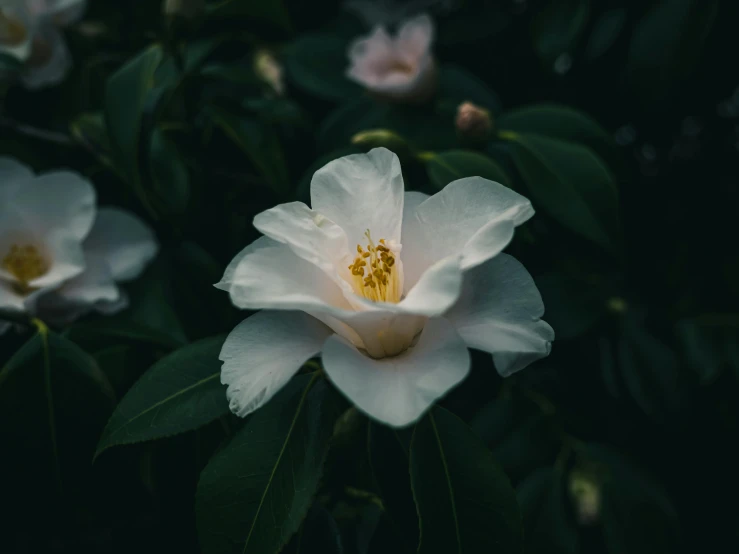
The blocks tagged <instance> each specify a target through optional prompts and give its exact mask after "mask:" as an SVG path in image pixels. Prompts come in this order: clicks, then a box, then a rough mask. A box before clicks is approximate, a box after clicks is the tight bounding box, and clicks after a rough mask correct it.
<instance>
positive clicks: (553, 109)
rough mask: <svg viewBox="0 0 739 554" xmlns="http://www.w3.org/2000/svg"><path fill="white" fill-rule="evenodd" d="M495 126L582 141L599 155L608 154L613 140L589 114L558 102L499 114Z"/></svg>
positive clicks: (611, 150) (507, 129)
mask: <svg viewBox="0 0 739 554" xmlns="http://www.w3.org/2000/svg"><path fill="white" fill-rule="evenodd" d="M497 126H498V128H499V129H501V130H502V131H514V132H516V133H534V134H538V135H544V136H546V137H550V138H554V139H559V140H565V141H568V142H577V143H582V144H584V145H586V146H589V147H591V148H592V149H593V150H595V152H596V153H598V154H599V155H601V156H606V155H607V154H611V153H612V152H613V150H614V149H615V146H616V145H615V143H614V141H613V139H612V138H611V135H610V134H609V133H608V132H607V131H606V130H605V129H604V128H603V127H601V125H600V124H599V123H598V122H597V121H595V120H594V119H593V118H591V117H590V116H589V115H587V114H585V113H583V112H581V111H578V110H575V109H573V108H570V107H569V106H562V105H560V104H534V105H532V106H525V107H523V108H518V109H515V110H511V111H508V112H505V113H503V114H501V116H500V117H499V118H498V120H497Z"/></svg>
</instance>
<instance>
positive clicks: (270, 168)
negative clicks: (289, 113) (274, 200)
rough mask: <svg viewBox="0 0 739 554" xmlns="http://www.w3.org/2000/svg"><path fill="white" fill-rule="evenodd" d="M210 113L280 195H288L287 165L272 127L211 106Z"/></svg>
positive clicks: (214, 120)
mask: <svg viewBox="0 0 739 554" xmlns="http://www.w3.org/2000/svg"><path fill="white" fill-rule="evenodd" d="M209 111H210V115H211V118H212V119H213V122H214V123H215V124H216V125H218V127H220V129H221V130H222V131H223V132H224V134H225V135H226V136H227V137H228V138H229V139H230V140H231V141H233V143H234V144H235V145H236V146H238V147H239V148H240V149H241V151H242V152H244V154H246V155H247V157H248V158H249V161H250V162H251V163H252V164H253V165H254V166H255V167H256V168H257V170H258V171H259V173H260V174H261V176H262V177H264V179H266V180H267V182H268V183H269V184H270V186H271V187H272V189H273V190H275V191H276V192H277V193H279V194H283V195H286V194H288V192H289V178H288V174H287V164H286V163H285V159H284V154H283V153H282V146H281V145H280V143H279V140H278V139H277V135H276V134H275V133H274V131H273V130H272V128H271V127H269V126H267V125H264V124H263V123H261V122H259V121H256V120H254V119H249V118H246V117H240V116H237V115H234V114H231V113H229V112H227V111H226V110H223V109H221V108H217V107H215V106H211V107H210V108H209Z"/></svg>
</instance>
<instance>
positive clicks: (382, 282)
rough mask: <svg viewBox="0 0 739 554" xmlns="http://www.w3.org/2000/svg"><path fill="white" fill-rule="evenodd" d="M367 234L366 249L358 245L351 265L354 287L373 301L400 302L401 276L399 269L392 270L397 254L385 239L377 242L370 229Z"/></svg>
mask: <svg viewBox="0 0 739 554" xmlns="http://www.w3.org/2000/svg"><path fill="white" fill-rule="evenodd" d="M365 236H366V237H367V242H368V244H367V246H366V249H365V248H362V246H361V245H357V253H358V256H357V257H356V258H355V259H354V263H353V264H352V265H350V266H349V269H350V270H351V274H352V276H353V277H354V289H355V290H356V291H357V293H358V294H360V295H362V296H364V297H365V298H367V299H368V300H372V301H373V302H392V303H397V302H400V296H401V294H402V291H401V283H400V277H399V275H398V272H397V271H392V267H393V266H394V265H395V254H394V253H393V251H392V250H390V248H389V247H388V245H387V242H386V241H385V239H380V241H379V244H375V242H374V241H373V240H372V236H371V235H370V232H369V230H367V232H366V233H365ZM368 262H369V263H368ZM365 268H366V269H365Z"/></svg>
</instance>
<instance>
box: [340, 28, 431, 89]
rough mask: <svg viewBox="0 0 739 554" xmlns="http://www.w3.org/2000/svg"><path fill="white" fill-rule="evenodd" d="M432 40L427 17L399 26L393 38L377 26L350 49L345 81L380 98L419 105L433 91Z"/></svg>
mask: <svg viewBox="0 0 739 554" xmlns="http://www.w3.org/2000/svg"><path fill="white" fill-rule="evenodd" d="M433 38H434V26H433V22H432V21H431V18H430V17H429V16H427V15H420V16H418V17H416V18H414V19H410V20H408V21H406V22H405V23H403V24H402V25H401V26H400V29H399V30H398V34H397V36H396V37H395V38H393V37H391V36H390V35H389V34H388V32H387V31H386V30H385V27H383V26H382V25H378V26H376V27H375V28H374V29H373V30H372V32H371V34H370V35H369V36H367V37H363V38H360V39H358V40H356V41H354V42H353V43H352V44H351V45H350V47H349V60H350V61H351V65H350V67H349V69H348V70H347V77H349V78H350V79H352V80H354V81H356V82H357V83H359V84H360V85H362V86H364V87H365V88H366V89H367V90H369V91H370V92H372V93H374V94H375V95H377V96H379V97H382V98H387V99H391V100H398V101H409V102H412V101H416V102H420V101H423V100H425V99H427V98H428V97H429V96H430V95H431V94H433V92H434V90H435V88H436V65H435V63H434V58H433V56H432V54H431V43H432V42H433Z"/></svg>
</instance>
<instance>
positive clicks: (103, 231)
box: [83, 208, 159, 281]
mask: <svg viewBox="0 0 739 554" xmlns="http://www.w3.org/2000/svg"><path fill="white" fill-rule="evenodd" d="M83 248H84V250H85V252H86V253H87V254H88V256H96V257H99V258H102V259H103V260H105V261H106V262H107V264H108V266H109V268H110V274H111V276H112V277H113V279H114V280H116V281H130V280H132V279H136V278H137V277H138V276H139V275H141V273H142V272H143V271H144V268H145V267H146V266H147V265H148V263H149V262H150V261H151V260H152V259H153V258H154V257H155V256H156V254H157V251H158V249H159V247H158V245H157V242H156V239H155V237H154V233H153V232H152V230H151V229H150V228H149V227H148V226H147V225H146V224H145V223H144V222H143V221H141V219H139V218H138V217H137V216H135V215H134V214H132V213H130V212H127V211H125V210H120V209H118V208H100V210H98V213H97V217H96V218H95V224H94V225H93V227H92V230H91V231H90V234H89V235H88V237H87V238H86V239H85V242H84V245H83Z"/></svg>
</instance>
